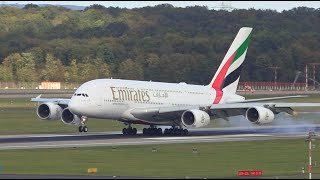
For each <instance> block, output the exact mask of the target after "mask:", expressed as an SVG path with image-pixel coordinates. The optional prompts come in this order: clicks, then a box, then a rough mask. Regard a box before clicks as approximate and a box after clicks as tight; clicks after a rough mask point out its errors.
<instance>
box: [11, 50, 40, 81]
mask: <svg viewBox="0 0 320 180" xmlns="http://www.w3.org/2000/svg"><path fill="white" fill-rule="evenodd" d="M16 68H17V69H16V71H17V73H16V80H17V81H19V82H37V81H38V80H39V78H38V74H37V72H36V64H35V59H34V57H33V56H32V54H31V53H21V59H19V60H18V61H17V62H16Z"/></svg>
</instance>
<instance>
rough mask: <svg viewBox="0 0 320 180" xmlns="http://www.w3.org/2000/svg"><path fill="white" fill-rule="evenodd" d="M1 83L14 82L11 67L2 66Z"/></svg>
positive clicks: (0, 69) (0, 68) (0, 72)
mask: <svg viewBox="0 0 320 180" xmlns="http://www.w3.org/2000/svg"><path fill="white" fill-rule="evenodd" d="M0 81H13V75H12V69H11V68H10V67H8V66H4V65H0Z"/></svg>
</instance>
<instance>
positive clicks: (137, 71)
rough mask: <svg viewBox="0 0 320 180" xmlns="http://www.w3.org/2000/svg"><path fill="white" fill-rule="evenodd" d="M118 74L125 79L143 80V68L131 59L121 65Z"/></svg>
mask: <svg viewBox="0 0 320 180" xmlns="http://www.w3.org/2000/svg"><path fill="white" fill-rule="evenodd" d="M118 74H119V77H120V78H123V79H132V80H143V68H142V66H141V65H140V64H137V63H136V62H134V61H132V60H131V59H127V60H125V61H123V62H122V63H121V64H120V66H119V71H118Z"/></svg>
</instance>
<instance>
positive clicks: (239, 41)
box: [208, 27, 252, 93]
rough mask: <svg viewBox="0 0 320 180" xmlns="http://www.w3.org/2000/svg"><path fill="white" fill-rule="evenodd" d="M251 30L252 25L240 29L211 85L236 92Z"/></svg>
mask: <svg viewBox="0 0 320 180" xmlns="http://www.w3.org/2000/svg"><path fill="white" fill-rule="evenodd" d="M251 31H252V28H250V27H243V28H241V29H240V30H239V32H238V34H237V36H236V38H235V39H234V40H233V42H232V44H231V46H230V48H229V50H228V52H227V54H226V55H225V57H224V59H223V61H222V63H221V64H220V66H219V68H218V70H217V72H216V74H215V75H214V77H213V79H212V80H211V83H210V84H209V85H208V86H209V87H212V88H214V89H217V90H222V91H223V92H228V93H236V90H237V87H238V83H239V79H240V73H241V69H242V64H243V61H244V59H245V56H246V53H247V49H248V45H249V42H250V39H251Z"/></svg>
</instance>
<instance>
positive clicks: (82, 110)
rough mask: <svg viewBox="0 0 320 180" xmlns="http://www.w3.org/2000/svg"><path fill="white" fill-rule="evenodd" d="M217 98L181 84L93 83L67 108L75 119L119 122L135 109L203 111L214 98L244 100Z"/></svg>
mask: <svg viewBox="0 0 320 180" xmlns="http://www.w3.org/2000/svg"><path fill="white" fill-rule="evenodd" d="M217 94H218V96H219V94H220V93H216V90H215V89H213V88H211V87H208V86H200V85H189V84H185V83H162V82H148V81H133V80H120V79H97V80H92V81H89V82H86V83H84V84H82V85H81V86H80V87H79V88H78V89H77V91H76V92H75V94H74V95H73V96H72V98H71V100H70V102H69V104H68V106H69V108H70V111H71V112H72V113H74V114H76V115H80V116H87V117H94V118H102V119H115V120H120V119H122V118H124V116H126V115H125V114H126V113H127V112H128V111H130V110H132V109H135V108H155V107H177V106H201V107H206V106H211V105H212V104H213V102H214V101H215V99H216V98H218V99H220V100H219V103H226V102H228V101H236V100H243V99H244V98H243V97H242V96H239V95H236V94H227V92H223V93H221V95H220V97H217ZM86 95H87V96H86ZM131 120H138V119H134V118H133V119H131ZM144 121H147V120H145V119H144Z"/></svg>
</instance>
